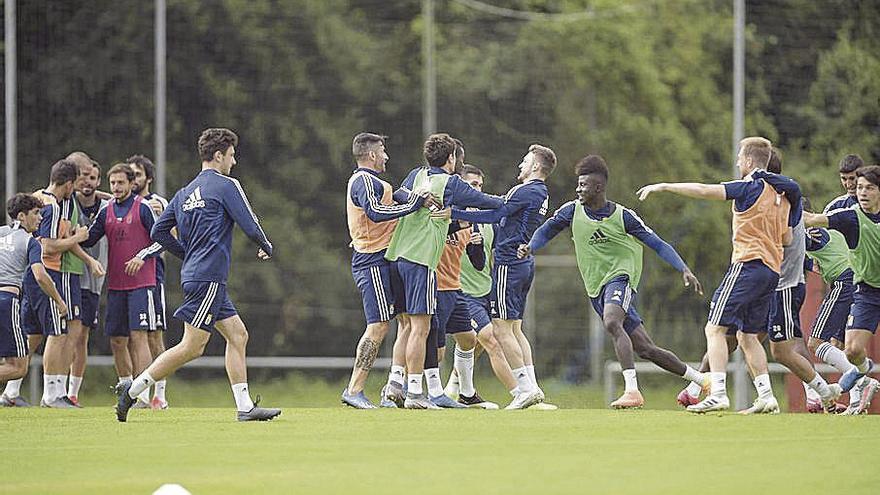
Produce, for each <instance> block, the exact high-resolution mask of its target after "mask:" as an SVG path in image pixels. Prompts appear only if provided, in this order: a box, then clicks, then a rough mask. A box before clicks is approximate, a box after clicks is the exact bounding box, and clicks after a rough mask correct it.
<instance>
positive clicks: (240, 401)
mask: <svg viewBox="0 0 880 495" xmlns="http://www.w3.org/2000/svg"><path fill="white" fill-rule="evenodd" d="M144 374H146V373H144ZM232 396H233V397H235V407H236V409H238V410H239V411H241V412H248V411H250V410H251V409H253V408H254V401H252V400H251V394H250V392H248V384H247V382H245V383H236V384H234V385H233V386H232Z"/></svg>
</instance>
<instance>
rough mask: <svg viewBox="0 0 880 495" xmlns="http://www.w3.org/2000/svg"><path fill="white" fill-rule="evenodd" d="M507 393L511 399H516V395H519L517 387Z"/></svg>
mask: <svg viewBox="0 0 880 495" xmlns="http://www.w3.org/2000/svg"><path fill="white" fill-rule="evenodd" d="M507 393H509V394H510V395H511V397H516V396H517V395H519V387H513V388H512V389H510V390H508V391H507Z"/></svg>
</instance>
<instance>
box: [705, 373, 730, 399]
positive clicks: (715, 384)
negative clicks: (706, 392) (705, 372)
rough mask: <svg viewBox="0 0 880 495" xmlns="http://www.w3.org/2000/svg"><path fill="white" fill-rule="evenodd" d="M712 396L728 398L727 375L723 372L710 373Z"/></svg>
mask: <svg viewBox="0 0 880 495" xmlns="http://www.w3.org/2000/svg"><path fill="white" fill-rule="evenodd" d="M709 379H710V380H711V383H712V385H711V394H712V395H714V396H716V397H724V396H727V373H725V372H723V371H710V372H709Z"/></svg>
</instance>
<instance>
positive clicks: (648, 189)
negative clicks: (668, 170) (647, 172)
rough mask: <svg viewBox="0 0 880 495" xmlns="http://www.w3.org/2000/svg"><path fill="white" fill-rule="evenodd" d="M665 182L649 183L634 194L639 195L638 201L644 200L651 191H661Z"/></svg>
mask: <svg viewBox="0 0 880 495" xmlns="http://www.w3.org/2000/svg"><path fill="white" fill-rule="evenodd" d="M665 186H666V184H663V183H661V184H649V185H647V186H645V187H643V188H641V189H639V190H638V191H636V195H638V197H639V201H644V200H645V199H647V198H648V196H650V195H651V193H655V192H661V191H663V188H664V187H665Z"/></svg>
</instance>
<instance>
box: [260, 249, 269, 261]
mask: <svg viewBox="0 0 880 495" xmlns="http://www.w3.org/2000/svg"><path fill="white" fill-rule="evenodd" d="M257 258H259V259H261V260H268V259H272V256H270V255H269V254H268V253H267V252H266V251H263V248H260V249H257Z"/></svg>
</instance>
